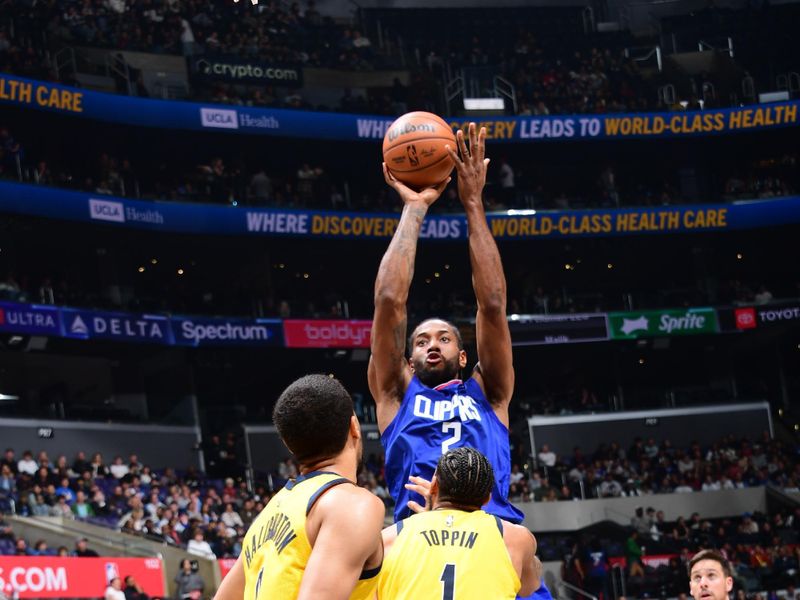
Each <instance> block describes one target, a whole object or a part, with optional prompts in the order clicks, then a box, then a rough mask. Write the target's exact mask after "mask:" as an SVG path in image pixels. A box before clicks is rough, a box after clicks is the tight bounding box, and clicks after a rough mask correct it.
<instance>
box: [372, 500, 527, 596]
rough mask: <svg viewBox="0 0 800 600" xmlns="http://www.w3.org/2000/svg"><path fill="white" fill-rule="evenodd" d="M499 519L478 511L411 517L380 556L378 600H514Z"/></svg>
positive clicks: (514, 580) (515, 584)
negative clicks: (389, 546) (432, 599)
mask: <svg viewBox="0 0 800 600" xmlns="http://www.w3.org/2000/svg"><path fill="white" fill-rule="evenodd" d="M498 523H499V521H498V520H497V519H496V518H495V517H493V516H492V515H489V514H487V513H485V512H483V511H482V510H478V511H475V512H465V511H461V510H434V511H430V512H425V513H420V514H417V515H412V516H411V517H409V518H407V519H405V520H403V521H402V529H401V530H400V532H399V533H398V535H397V538H396V539H395V541H394V543H393V544H392V547H391V549H390V550H389V552H388V553H387V554H386V556H385V557H384V561H383V568H382V569H381V574H380V576H379V581H378V598H379V599H380V600H419V598H437V599H438V598H442V599H444V600H488V599H491V600H506V599H507V600H513V599H514V598H516V595H517V592H518V591H519V589H520V587H521V585H522V584H521V582H520V579H519V575H517V571H516V569H514V565H513V564H512V563H511V557H510V556H509V554H508V549H507V548H506V545H505V542H504V541H503V534H502V532H501V530H500V528H499V527H498Z"/></svg>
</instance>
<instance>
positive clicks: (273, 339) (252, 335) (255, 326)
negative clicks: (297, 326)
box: [170, 317, 283, 347]
mask: <svg viewBox="0 0 800 600" xmlns="http://www.w3.org/2000/svg"><path fill="white" fill-rule="evenodd" d="M170 321H171V324H172V330H173V334H174V336H175V344H176V345H178V346H195V347H197V346H280V345H281V343H282V340H283V329H282V327H281V320H280V319H256V320H253V319H220V318H215V319H211V318H203V317H173V318H172V319H171V320H170Z"/></svg>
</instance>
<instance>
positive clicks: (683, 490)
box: [675, 483, 694, 494]
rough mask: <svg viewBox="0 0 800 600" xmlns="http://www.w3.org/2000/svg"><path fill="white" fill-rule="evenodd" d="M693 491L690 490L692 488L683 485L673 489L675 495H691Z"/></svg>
mask: <svg viewBox="0 0 800 600" xmlns="http://www.w3.org/2000/svg"><path fill="white" fill-rule="evenodd" d="M693 491H694V490H693V489H692V486H690V485H687V484H685V483H682V484H681V485H679V486H678V487H676V488H675V493H676V494H691V493H692V492H693Z"/></svg>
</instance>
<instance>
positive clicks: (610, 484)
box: [600, 473, 622, 498]
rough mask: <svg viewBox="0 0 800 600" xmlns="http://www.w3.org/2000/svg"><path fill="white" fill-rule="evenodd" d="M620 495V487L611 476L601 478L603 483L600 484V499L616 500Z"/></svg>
mask: <svg viewBox="0 0 800 600" xmlns="http://www.w3.org/2000/svg"><path fill="white" fill-rule="evenodd" d="M621 494H622V485H620V483H619V481H617V480H616V479H614V478H613V477H612V476H611V473H606V476H605V477H604V478H603V483H601V484H600V497H601V498H617V497H619V496H620V495H621Z"/></svg>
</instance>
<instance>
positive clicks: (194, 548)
mask: <svg viewBox="0 0 800 600" xmlns="http://www.w3.org/2000/svg"><path fill="white" fill-rule="evenodd" d="M186 551H187V552H188V553H189V554H196V555H197V556H202V557H204V558H210V559H211V560H214V559H216V558H217V556H216V555H215V554H214V552H213V551H212V550H211V546H209V544H208V542H207V541H205V540H195V539H191V540H189V543H188V544H186Z"/></svg>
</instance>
